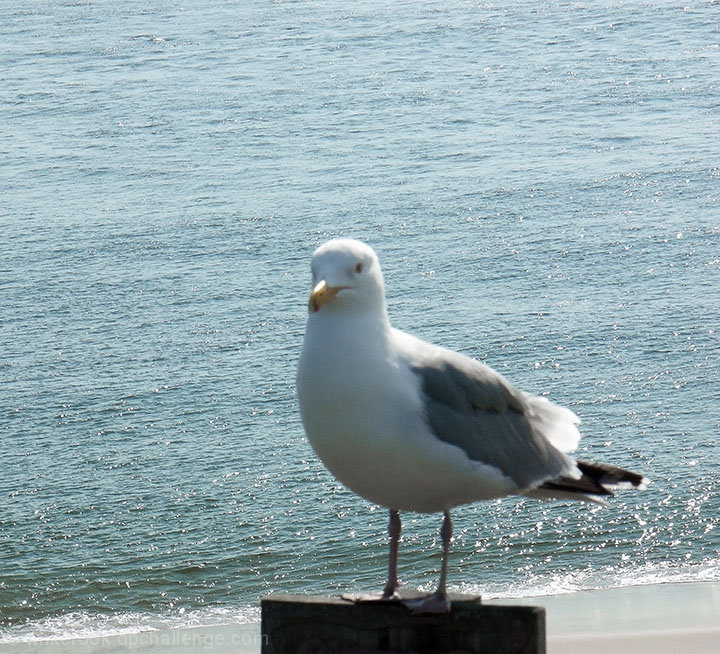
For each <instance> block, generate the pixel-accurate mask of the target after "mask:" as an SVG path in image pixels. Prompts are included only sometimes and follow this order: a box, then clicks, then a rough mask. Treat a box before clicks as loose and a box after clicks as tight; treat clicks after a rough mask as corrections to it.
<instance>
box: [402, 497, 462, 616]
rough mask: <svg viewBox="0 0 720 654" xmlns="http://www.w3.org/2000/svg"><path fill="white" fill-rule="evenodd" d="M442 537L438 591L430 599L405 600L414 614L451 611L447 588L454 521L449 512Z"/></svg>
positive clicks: (441, 532) (445, 519)
mask: <svg viewBox="0 0 720 654" xmlns="http://www.w3.org/2000/svg"><path fill="white" fill-rule="evenodd" d="M440 537H441V538H442V549H443V554H442V563H441V564H440V582H439V584H438V589H437V590H436V591H435V592H434V593H433V594H432V595H429V596H428V597H424V598H421V599H416V600H404V601H403V604H405V605H406V606H407V607H408V608H409V609H410V610H411V611H412V612H413V613H448V612H449V611H450V602H449V601H448V598H447V588H446V585H447V570H448V559H449V558H450V541H451V540H452V521H451V520H450V512H449V511H445V512H444V516H443V523H442V528H441V529H440Z"/></svg>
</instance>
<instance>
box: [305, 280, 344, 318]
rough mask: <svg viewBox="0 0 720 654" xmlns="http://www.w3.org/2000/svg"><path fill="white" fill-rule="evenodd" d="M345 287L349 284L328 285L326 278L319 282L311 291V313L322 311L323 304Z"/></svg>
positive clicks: (309, 304)
mask: <svg viewBox="0 0 720 654" xmlns="http://www.w3.org/2000/svg"><path fill="white" fill-rule="evenodd" d="M344 288H347V286H328V285H327V282H326V281H325V280H324V279H323V280H322V281H321V282H318V284H317V285H316V286H315V288H314V289H313V290H312V293H310V300H309V301H308V310H309V311H310V313H315V312H317V311H320V309H321V308H322V306H323V305H325V304H327V303H328V302H330V300H332V299H333V298H334V297H335V296H336V295H337V294H338V293H339V292H340V291H342V290H343V289H344Z"/></svg>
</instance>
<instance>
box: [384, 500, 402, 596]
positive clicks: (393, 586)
mask: <svg viewBox="0 0 720 654" xmlns="http://www.w3.org/2000/svg"><path fill="white" fill-rule="evenodd" d="M401 531H402V524H401V522H400V514H399V513H398V512H397V511H395V509H390V524H389V525H388V533H389V534H390V556H389V559H388V580H387V583H386V584H385V588H384V590H383V594H382V596H383V598H385V599H390V598H395V597H397V587H398V586H399V583H398V574H397V564H398V547H399V544H400V532H401Z"/></svg>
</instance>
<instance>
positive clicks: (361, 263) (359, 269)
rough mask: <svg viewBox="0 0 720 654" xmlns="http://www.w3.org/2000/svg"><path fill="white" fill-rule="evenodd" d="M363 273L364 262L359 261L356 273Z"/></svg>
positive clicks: (356, 265)
mask: <svg viewBox="0 0 720 654" xmlns="http://www.w3.org/2000/svg"><path fill="white" fill-rule="evenodd" d="M362 271H363V262H362V261H358V262H357V263H356V264H355V272H356V273H361V272H362Z"/></svg>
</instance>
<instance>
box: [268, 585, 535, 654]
mask: <svg viewBox="0 0 720 654" xmlns="http://www.w3.org/2000/svg"><path fill="white" fill-rule="evenodd" d="M450 601H451V605H452V608H451V611H450V613H445V614H438V615H414V614H412V613H410V611H409V610H408V609H407V607H405V606H404V605H403V604H401V603H400V602H393V601H384V602H361V603H353V602H348V601H345V600H342V599H340V598H337V599H336V598H329V597H308V596H305V595H271V596H269V597H266V598H264V599H263V600H262V602H261V607H262V609H261V610H262V618H261V620H262V626H261V630H262V654H379V653H381V652H397V653H401V652H407V653H408V654H409V653H410V652H412V653H418V654H440V653H441V652H443V653H446V654H448V653H452V654H545V609H543V608H540V607H535V606H500V605H496V604H492V605H486V604H481V603H480V598H478V597H472V596H468V595H450Z"/></svg>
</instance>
